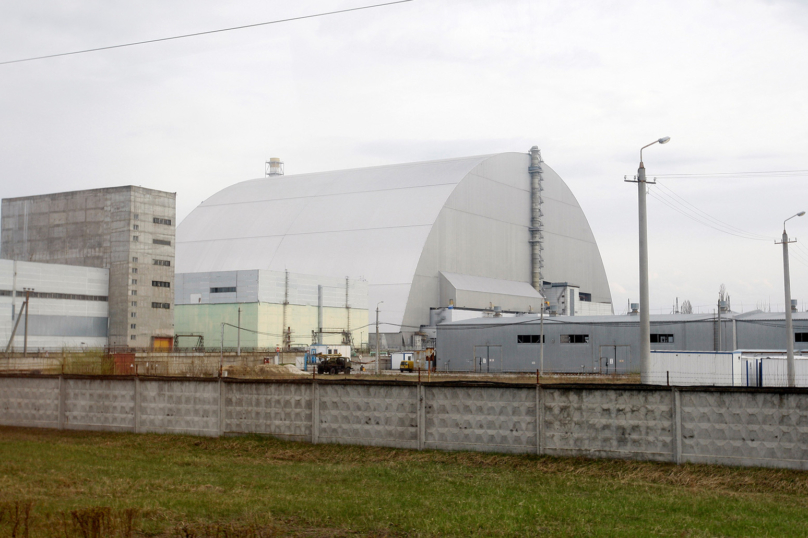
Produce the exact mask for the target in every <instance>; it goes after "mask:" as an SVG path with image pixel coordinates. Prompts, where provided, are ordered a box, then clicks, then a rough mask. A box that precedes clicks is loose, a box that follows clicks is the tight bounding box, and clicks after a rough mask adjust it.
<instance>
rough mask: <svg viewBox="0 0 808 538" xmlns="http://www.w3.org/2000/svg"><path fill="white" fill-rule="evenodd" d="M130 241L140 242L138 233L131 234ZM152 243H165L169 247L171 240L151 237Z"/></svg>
mask: <svg viewBox="0 0 808 538" xmlns="http://www.w3.org/2000/svg"><path fill="white" fill-rule="evenodd" d="M132 241H133V242H135V243H138V242H140V236H139V235H133V236H132ZM152 243H154V244H155V245H166V246H169V247H170V246H171V241H168V240H167V239H152Z"/></svg>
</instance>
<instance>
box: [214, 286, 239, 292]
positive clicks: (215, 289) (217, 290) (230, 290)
mask: <svg viewBox="0 0 808 538" xmlns="http://www.w3.org/2000/svg"><path fill="white" fill-rule="evenodd" d="M210 292H211V293H236V287H235V286H232V287H228V288H211V289H210Z"/></svg>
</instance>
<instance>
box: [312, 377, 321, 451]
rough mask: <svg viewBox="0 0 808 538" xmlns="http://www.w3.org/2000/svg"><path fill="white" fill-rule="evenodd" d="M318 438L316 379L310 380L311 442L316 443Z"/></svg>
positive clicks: (318, 394)
mask: <svg viewBox="0 0 808 538" xmlns="http://www.w3.org/2000/svg"><path fill="white" fill-rule="evenodd" d="M319 438H320V389H319V387H318V386H317V379H316V378H314V379H312V381H311V443H312V444H313V445H316V444H317V441H319Z"/></svg>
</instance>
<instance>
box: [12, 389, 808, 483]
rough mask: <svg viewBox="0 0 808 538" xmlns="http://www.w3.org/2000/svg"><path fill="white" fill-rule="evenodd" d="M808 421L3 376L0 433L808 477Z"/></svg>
mask: <svg viewBox="0 0 808 538" xmlns="http://www.w3.org/2000/svg"><path fill="white" fill-rule="evenodd" d="M188 402H193V404H192V405H189V404H188ZM806 421H808V391H806V390H805V389H789V390H785V389H773V388H769V389H757V388H754V389H750V388H709V387H707V388H704V387H681V388H671V387H659V386H656V387H652V386H632V385H601V386H598V385H511V386H501V385H500V386H480V385H477V386H464V385H458V384H452V383H429V384H425V385H424V384H420V383H418V384H416V383H381V382H375V383H368V382H357V381H353V382H352V381H342V382H322V381H313V380H311V379H306V380H300V381H297V380H296V381H286V382H283V381H274V382H273V381H266V380H261V381H240V380H236V379H227V378H223V379H215V378H213V379H150V378H117V379H116V378H112V379H110V378H91V379H88V378H77V377H70V376H62V377H55V376H53V377H46V376H42V377H6V376H0V425H9V426H23V427H39V428H60V429H73V430H105V431H128V432H155V433H184V434H190V435H203V436H221V435H243V434H265V435H272V436H275V437H280V438H283V439H289V440H295V441H308V442H312V443H345V444H354V445H370V446H387V447H397V448H408V449H417V450H422V449H434V450H477V451H482V452H499V453H502V452H511V453H521V454H539V455H541V454H547V455H553V456H579V457H581V456H583V457H590V458H623V459H634V460H650V461H668V462H673V463H677V464H678V463H686V462H692V463H711V464H723V465H751V466H765V467H783V468H790V469H803V470H806V469H808V448H806V447H808V432H806V430H805V428H804V427H802V426H801V425H803V424H805V423H806Z"/></svg>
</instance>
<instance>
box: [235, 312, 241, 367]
mask: <svg viewBox="0 0 808 538" xmlns="http://www.w3.org/2000/svg"><path fill="white" fill-rule="evenodd" d="M236 324H237V325H238V327H236V329H238V336H236V355H238V356H239V357H241V307H240V306H239V307H238V322H237V323H236Z"/></svg>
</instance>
